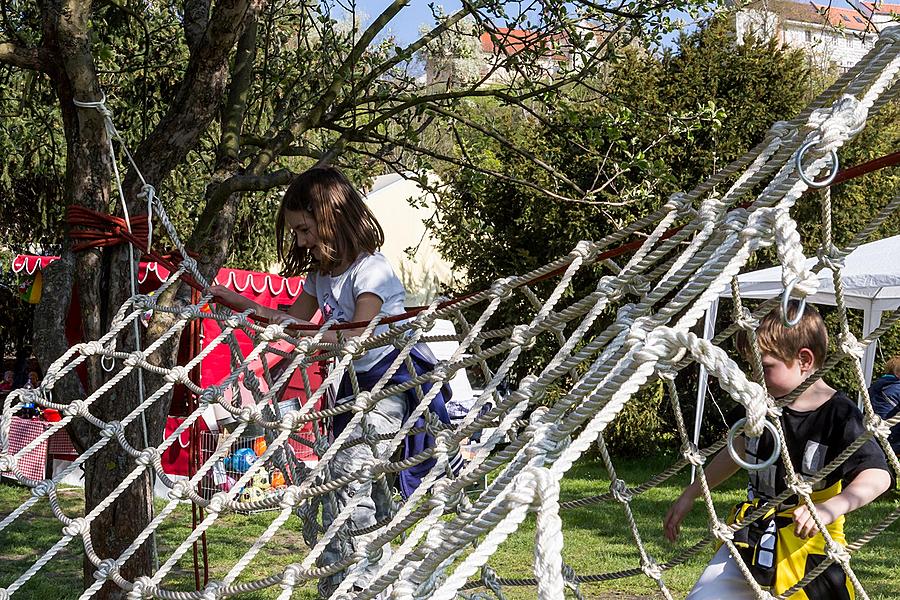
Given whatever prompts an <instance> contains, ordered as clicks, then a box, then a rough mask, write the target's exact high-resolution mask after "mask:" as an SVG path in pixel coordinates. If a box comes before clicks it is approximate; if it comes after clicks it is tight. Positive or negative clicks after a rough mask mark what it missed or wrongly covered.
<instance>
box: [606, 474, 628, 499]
mask: <svg viewBox="0 0 900 600" xmlns="http://www.w3.org/2000/svg"><path fill="white" fill-rule="evenodd" d="M609 492H610V493H611V494H612V497H613V498H615V500H616V502H619V503H621V504H628V503H629V502H631V499H632V498H633V497H634V496H633V494H632V492H631V490H630V489H628V484H626V483H625V481H624V480H622V479H619V478H618V477H617V478H616V479H614V480H613V481H611V482H610V484H609Z"/></svg>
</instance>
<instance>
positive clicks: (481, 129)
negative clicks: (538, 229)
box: [427, 104, 585, 196]
mask: <svg viewBox="0 0 900 600" xmlns="http://www.w3.org/2000/svg"><path fill="white" fill-rule="evenodd" d="M427 108H428V110H430V111H433V112H436V113H438V114H439V115H443V116H445V117H448V118H450V119H453V120H454V121H458V122H460V123H462V124H463V125H465V126H466V127H469V128H471V129H474V130H475V131H479V132H481V133H483V134H484V135H486V136H488V137H490V138H492V139H494V140H496V141H498V142H500V143H501V144H503V145H504V146H506V147H507V148H509V149H510V150H512V151H513V152H515V153H516V154H519V155H520V156H523V157H524V158H527V159H528V160H530V161H531V162H533V163H534V164H536V165H537V166H539V167H541V168H542V169H544V170H545V171H547V172H548V173H550V174H551V175H553V177H555V178H556V179H559V180H560V181H563V182H565V183H566V184H567V185H568V186H569V187H571V188H572V189H573V190H575V191H576V192H578V193H579V194H581V195H582V196H583V195H584V193H585V192H584V190H583V189H581V187H580V186H579V185H578V184H577V183H575V182H574V181H572V180H571V179H569V178H568V177H566V176H565V175H563V174H562V173H560V172H559V171H558V170H556V169H554V168H553V167H552V166H550V165H548V164H547V163H546V162H544V161H543V160H541V159H540V158H538V157H537V156H536V155H535V154H534V153H533V152H529V151H527V150H525V149H524V148H521V147H519V146H518V145H516V144H514V143H512V142H511V141H509V140H508V139H506V137H504V136H502V135H500V133H498V132H497V131H494V130H493V129H489V128H487V127H484V126H482V125H479V124H478V123H475V122H474V121H472V120H471V119H467V118H466V117H464V116H462V115H460V114H458V113H454V112H452V111H449V110H447V109H444V108H441V107H439V106H435V105H433V104H429V105H428V107H427Z"/></svg>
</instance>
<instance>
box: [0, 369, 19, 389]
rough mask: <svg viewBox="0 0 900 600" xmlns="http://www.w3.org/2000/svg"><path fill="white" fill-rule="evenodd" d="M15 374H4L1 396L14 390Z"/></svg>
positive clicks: (7, 372)
mask: <svg viewBox="0 0 900 600" xmlns="http://www.w3.org/2000/svg"><path fill="white" fill-rule="evenodd" d="M14 376H15V373H13V372H12V371H6V372H5V373H3V381H0V394H2V393H6V392H10V391H12V389H13V377H14Z"/></svg>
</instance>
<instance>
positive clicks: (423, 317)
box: [398, 312, 434, 343]
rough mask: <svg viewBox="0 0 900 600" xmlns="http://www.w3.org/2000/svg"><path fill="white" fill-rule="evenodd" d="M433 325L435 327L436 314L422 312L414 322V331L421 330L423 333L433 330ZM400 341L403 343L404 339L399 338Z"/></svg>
mask: <svg viewBox="0 0 900 600" xmlns="http://www.w3.org/2000/svg"><path fill="white" fill-rule="evenodd" d="M432 327H434V315H433V314H432V313H427V312H420V313H419V314H418V315H417V316H416V318H415V319H414V320H413V323H412V329H413V331H421V332H422V333H425V332H427V331H431V328H432ZM398 341H400V342H401V343H402V341H403V340H402V339H398Z"/></svg>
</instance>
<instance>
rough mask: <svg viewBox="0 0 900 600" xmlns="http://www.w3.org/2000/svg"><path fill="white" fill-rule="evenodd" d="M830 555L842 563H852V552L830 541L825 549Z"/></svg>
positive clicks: (835, 560)
mask: <svg viewBox="0 0 900 600" xmlns="http://www.w3.org/2000/svg"><path fill="white" fill-rule="evenodd" d="M825 552H826V553H827V554H828V557H829V558H831V559H833V560H834V562H836V563H838V564H840V565H849V564H850V552H848V551H847V549H846V548H844V547H843V546H841V545H840V544H836V543H833V542H832V543H829V544H828V545H827V547H826V549H825Z"/></svg>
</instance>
